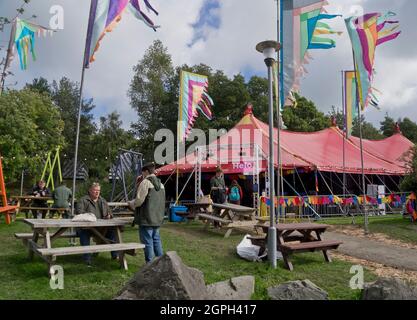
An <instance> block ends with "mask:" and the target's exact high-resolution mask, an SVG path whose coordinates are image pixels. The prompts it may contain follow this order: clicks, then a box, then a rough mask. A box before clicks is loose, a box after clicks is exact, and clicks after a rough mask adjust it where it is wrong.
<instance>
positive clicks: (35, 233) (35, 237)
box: [28, 229, 39, 260]
mask: <svg viewBox="0 0 417 320" xmlns="http://www.w3.org/2000/svg"><path fill="white" fill-rule="evenodd" d="M38 240H39V233H38V230H37V229H34V230H33V237H32V242H31V243H29V245H28V250H29V260H33V253H34V252H33V250H34V248H33V246H34V245H37V244H38Z"/></svg>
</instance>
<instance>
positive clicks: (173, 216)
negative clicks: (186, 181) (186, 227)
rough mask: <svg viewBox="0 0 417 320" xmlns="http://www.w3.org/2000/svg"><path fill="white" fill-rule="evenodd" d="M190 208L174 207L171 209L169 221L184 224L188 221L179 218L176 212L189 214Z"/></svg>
mask: <svg viewBox="0 0 417 320" xmlns="http://www.w3.org/2000/svg"><path fill="white" fill-rule="evenodd" d="M187 210H188V208H187V207H186V206H172V207H171V208H170V215H169V221H171V222H184V221H186V220H187V219H186V218H184V217H180V216H177V215H176V214H175V213H176V212H187Z"/></svg>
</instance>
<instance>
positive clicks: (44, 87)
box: [25, 77, 52, 96]
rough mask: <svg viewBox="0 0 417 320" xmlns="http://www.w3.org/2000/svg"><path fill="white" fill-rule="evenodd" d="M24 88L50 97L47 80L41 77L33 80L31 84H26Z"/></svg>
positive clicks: (49, 87)
mask: <svg viewBox="0 0 417 320" xmlns="http://www.w3.org/2000/svg"><path fill="white" fill-rule="evenodd" d="M25 88H28V89H30V90H32V91H38V92H39V93H41V94H48V95H50V96H51V95H52V91H51V86H50V85H49V82H48V80H46V79H45V78H42V77H40V78H36V79H33V81H32V83H27V84H26V86H25Z"/></svg>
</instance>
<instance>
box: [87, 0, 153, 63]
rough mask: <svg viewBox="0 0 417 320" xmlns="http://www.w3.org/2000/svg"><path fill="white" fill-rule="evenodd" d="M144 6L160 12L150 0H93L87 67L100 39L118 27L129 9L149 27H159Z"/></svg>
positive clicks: (88, 35)
mask: <svg viewBox="0 0 417 320" xmlns="http://www.w3.org/2000/svg"><path fill="white" fill-rule="evenodd" d="M143 6H145V7H146V8H147V9H148V11H153V12H154V13H155V14H156V15H158V12H157V11H156V10H155V9H154V8H153V7H152V6H151V4H150V3H149V1H148V0H143V3H142V0H91V8H90V18H89V21H88V29H87V41H86V55H85V61H84V66H85V67H86V68H88V67H89V65H90V63H91V62H93V61H94V60H95V57H94V55H95V53H96V52H97V50H98V49H99V46H100V41H101V40H102V39H103V37H104V36H105V35H106V33H107V32H111V31H112V30H113V29H114V28H115V27H116V25H117V23H118V22H119V21H120V20H121V19H122V15H123V13H124V12H125V11H126V10H127V9H129V10H130V11H131V12H132V13H133V15H134V16H135V17H136V18H137V19H139V20H142V21H143V22H144V23H145V24H146V25H147V26H148V27H150V28H152V29H154V30H156V28H158V27H159V26H156V25H155V24H154V23H153V22H152V20H151V19H150V18H149V17H148V16H147V15H146V14H145V13H144V12H143V11H142V7H143Z"/></svg>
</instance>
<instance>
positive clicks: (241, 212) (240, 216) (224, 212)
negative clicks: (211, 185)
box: [213, 203, 256, 221]
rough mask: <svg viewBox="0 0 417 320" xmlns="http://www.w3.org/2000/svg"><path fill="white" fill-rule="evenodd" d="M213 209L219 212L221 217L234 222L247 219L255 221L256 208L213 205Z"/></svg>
mask: <svg viewBox="0 0 417 320" xmlns="http://www.w3.org/2000/svg"><path fill="white" fill-rule="evenodd" d="M213 209H214V211H217V212H219V213H218V215H219V216H221V217H227V218H229V219H230V220H232V221H236V220H244V219H245V218H247V219H249V220H255V212H256V209H255V208H251V207H245V206H241V205H237V204H232V203H213Z"/></svg>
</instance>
